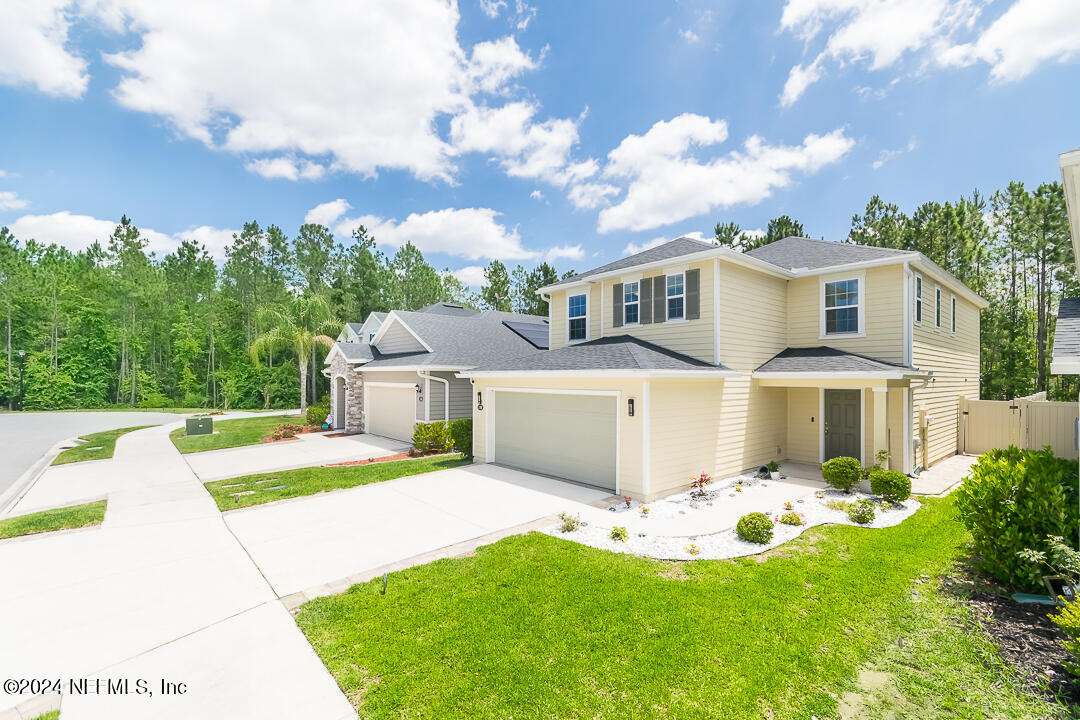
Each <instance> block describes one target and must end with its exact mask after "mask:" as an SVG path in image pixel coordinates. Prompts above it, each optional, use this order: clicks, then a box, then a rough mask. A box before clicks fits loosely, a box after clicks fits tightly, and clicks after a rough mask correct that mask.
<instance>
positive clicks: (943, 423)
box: [911, 275, 979, 467]
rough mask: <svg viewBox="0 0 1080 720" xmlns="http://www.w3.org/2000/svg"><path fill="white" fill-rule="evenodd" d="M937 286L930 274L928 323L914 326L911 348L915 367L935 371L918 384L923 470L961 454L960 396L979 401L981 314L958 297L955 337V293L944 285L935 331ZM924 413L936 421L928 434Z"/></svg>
mask: <svg viewBox="0 0 1080 720" xmlns="http://www.w3.org/2000/svg"><path fill="white" fill-rule="evenodd" d="M935 287H936V283H935V282H934V280H933V279H931V278H929V277H927V276H925V275H924V276H923V322H922V325H915V326H914V331H913V335H912V347H911V349H912V362H913V363H914V365H915V367H917V368H919V369H920V370H932V371H933V372H934V375H933V379H932V380H931V381H930V382H928V383H927V384H926V386H925V387H923V386H922V384H921V383H919V382H913V383H912V388H913V389H912V413H911V421H912V432H913V433H914V434H915V437H921V438H922V439H923V442H924V443H925V445H924V447H923V448H920V449H919V450H918V451H916V453H915V463H916V464H918V465H922V466H923V467H929V466H931V465H933V464H934V463H936V462H938V461H940V460H942V459H944V458H946V457H949V456H950V455H955V454H956V452H957V450H958V441H957V436H958V434H959V427H960V415H959V413H960V397H961V396H963V397H967V398H968V399H971V400H977V399H978V398H979V309H978V308H977V307H976V306H975V305H974V304H973V303H971V302H970V301H968V300H965V299H964V298H962V297H960V296H959V295H958V296H957V298H956V311H957V317H956V320H957V322H956V335H953V334H952V333H951V332H950V328H951V322H952V317H951V316H950V310H951V308H950V298H951V295H952V291H951V290H950V289H949V288H948V287H945V286H941V305H942V307H941V328H940V329H938V328H935V326H934V288H935ZM913 295H914V293H913ZM912 306H913V307H914V297H912ZM912 317H914V309H913V310H912ZM920 410H925V411H926V412H927V413H928V414H929V416H930V418H931V422H930V424H929V427H927V428H926V430H925V432H923V431H922V430H921V429H920V427H919V415H920V413H919V411H920Z"/></svg>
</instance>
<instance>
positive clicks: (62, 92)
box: [0, 0, 90, 97]
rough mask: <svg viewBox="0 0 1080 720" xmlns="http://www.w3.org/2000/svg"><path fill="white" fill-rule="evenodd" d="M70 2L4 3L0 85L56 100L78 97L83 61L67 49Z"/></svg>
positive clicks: (83, 86) (83, 79)
mask: <svg viewBox="0 0 1080 720" xmlns="http://www.w3.org/2000/svg"><path fill="white" fill-rule="evenodd" d="M70 5H71V3H70V0H5V2H4V6H3V11H2V12H0V15H2V19H0V84H2V85H16V86H19V85H31V86H33V87H35V88H37V89H38V90H39V91H40V92H43V93H46V94H48V95H54V96H57V97H80V96H82V94H83V93H84V92H86V86H87V83H89V81H90V77H89V75H88V74H87V72H86V68H87V63H86V60H84V59H83V58H81V57H79V56H78V55H77V54H75V53H73V52H72V51H71V50H69V49H68V47H67V46H68V30H69V28H70V27H71V17H70V16H71V14H72V13H73V10H72V9H71V8H70Z"/></svg>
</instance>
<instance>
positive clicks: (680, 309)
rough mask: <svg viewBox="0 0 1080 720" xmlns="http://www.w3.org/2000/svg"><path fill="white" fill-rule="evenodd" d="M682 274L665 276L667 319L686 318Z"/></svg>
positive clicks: (684, 288) (684, 289) (683, 277)
mask: <svg viewBox="0 0 1080 720" xmlns="http://www.w3.org/2000/svg"><path fill="white" fill-rule="evenodd" d="M684 280H685V275H684V273H678V274H676V275H668V276H667V319H668V320H677V319H681V318H684V317H686V287H685V283H684Z"/></svg>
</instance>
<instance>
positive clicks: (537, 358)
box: [475, 335, 730, 372]
mask: <svg viewBox="0 0 1080 720" xmlns="http://www.w3.org/2000/svg"><path fill="white" fill-rule="evenodd" d="M560 370H571V371H572V370H586V371H587V370H700V371H728V372H730V368H726V367H724V366H723V365H712V364H710V363H707V362H702V361H701V360H696V359H694V358H692V357H689V356H687V355H682V354H680V353H677V352H674V351H672V350H668V349H666V348H662V347H660V346H659V345H654V344H653V343H650V342H646V341H644V340H641V339H639V338H636V337H633V336H631V335H617V336H613V337H605V338H600V339H597V340H590V341H588V342H583V343H578V344H576V345H567V346H565V347H561V348H558V349H557V350H547V351H545V352H538V353H532V354H530V355H523V356H521V357H514V358H506V359H503V360H498V361H494V362H490V363H485V364H483V365H480V366H478V367H477V368H476V369H475V371H476V372H518V371H520V372H536V371H540V372H543V371H549V372H550V371H560Z"/></svg>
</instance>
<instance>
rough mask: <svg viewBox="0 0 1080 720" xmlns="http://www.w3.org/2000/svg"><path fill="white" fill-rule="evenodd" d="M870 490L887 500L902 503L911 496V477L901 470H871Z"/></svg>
mask: <svg viewBox="0 0 1080 720" xmlns="http://www.w3.org/2000/svg"><path fill="white" fill-rule="evenodd" d="M870 492H872V493H874V494H875V495H880V496H881V499H882V500H885V501H886V502H891V503H902V502H904V501H905V500H907V499H908V498H909V497H911V478H909V477H908V476H907V475H905V474H904V473H902V472H900V471H899V470H882V469H874V470H871V471H870Z"/></svg>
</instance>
